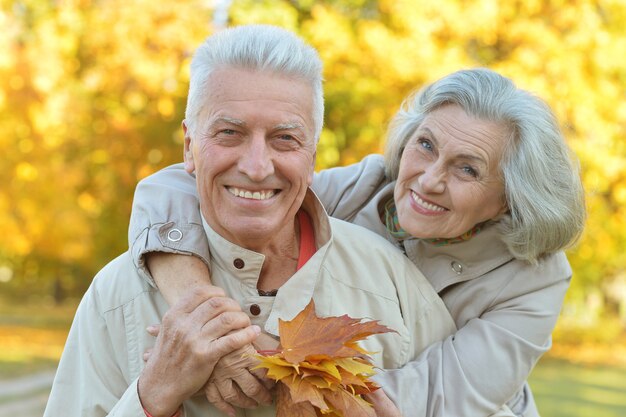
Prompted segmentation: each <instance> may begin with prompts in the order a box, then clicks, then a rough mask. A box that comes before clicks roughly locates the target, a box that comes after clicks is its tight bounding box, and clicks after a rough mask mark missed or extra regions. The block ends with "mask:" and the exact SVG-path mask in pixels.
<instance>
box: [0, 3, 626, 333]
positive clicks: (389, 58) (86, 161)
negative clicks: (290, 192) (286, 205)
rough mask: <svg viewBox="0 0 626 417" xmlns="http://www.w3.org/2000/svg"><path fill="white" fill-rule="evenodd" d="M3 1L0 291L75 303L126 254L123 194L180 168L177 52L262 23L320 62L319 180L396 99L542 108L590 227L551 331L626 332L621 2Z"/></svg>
mask: <svg viewBox="0 0 626 417" xmlns="http://www.w3.org/2000/svg"><path fill="white" fill-rule="evenodd" d="M228 3H229V2H228V1H224V0H213V1H211V0H188V1H150V0H107V1H95V0H93V1H92V0H57V1H46V0H23V1H9V0H0V149H1V150H2V157H1V158H0V175H1V178H2V185H1V186H0V187H1V188H0V230H2V231H3V234H4V236H5V237H4V238H3V239H1V240H0V293H2V294H4V295H6V296H13V297H26V296H27V295H28V296H46V297H55V298H56V299H57V300H61V299H63V298H64V297H67V296H73V297H77V296H80V294H82V292H83V291H84V290H85V289H86V287H87V286H88V285H89V282H90V280H91V277H92V276H93V275H94V273H95V272H96V271H97V270H98V269H99V268H101V267H102V266H103V265H104V264H105V263H106V262H107V261H108V260H110V259H112V258H113V257H114V256H116V255H117V254H119V253H120V252H122V251H124V250H125V249H126V248H127V241H126V236H127V232H126V230H127V226H128V217H129V212H130V206H131V201H132V193H133V190H134V187H135V184H136V183H137V181H138V180H139V179H141V178H143V177H145V176H146V175H148V174H150V173H152V172H154V171H155V170H158V169H159V168H162V167H164V166H166V165H168V164H170V163H174V162H178V161H180V160H181V158H182V132H181V129H180V122H181V120H182V117H183V112H184V105H185V98H186V89H187V83H188V64H189V59H190V56H191V54H192V53H193V51H194V49H195V48H196V47H197V46H198V45H199V44H200V43H201V41H202V40H203V39H204V38H205V37H206V36H208V35H209V34H211V33H212V32H213V31H214V30H216V27H217V25H218V23H219V19H220V16H222V15H223V13H222V14H220V13H219V12H220V11H222V12H225V13H227V14H226V16H228V23H229V24H232V25H237V24H243V23H272V24H276V25H279V26H283V27H286V28H288V29H292V30H294V31H296V32H298V33H299V34H301V35H302V36H303V37H304V38H305V39H307V40H308V41H309V42H310V43H311V44H312V45H314V46H315V47H316V48H317V49H318V50H319V51H320V54H321V56H322V59H323V60H324V63H325V73H324V76H325V79H326V83H325V92H326V108H327V111H326V120H325V123H326V126H325V129H324V131H323V134H322V139H321V143H320V147H319V150H318V168H320V169H321V168H324V167H329V166H333V165H339V164H348V163H352V162H355V161H357V160H359V159H360V158H361V157H363V156H364V155H366V154H368V153H371V152H381V150H382V144H383V142H384V132H385V128H386V124H387V122H388V120H389V118H390V117H391V115H393V113H394V112H395V111H396V110H397V108H398V106H399V104H400V102H401V100H402V98H403V97H405V96H406V95H407V94H408V93H409V92H410V91H412V90H414V89H416V88H418V87H420V86H421V85H423V84H424V83H426V82H430V81H433V80H435V79H437V78H439V77H441V76H443V75H445V74H448V73H450V72H452V71H455V70H457V69H460V68H467V67H476V66H486V67H489V68H492V69H494V70H496V71H499V72H501V73H502V74H504V75H507V76H509V77H511V78H513V79H514V80H515V81H516V82H517V84H518V85H519V86H521V87H523V88H526V89H529V90H531V91H533V92H535V93H537V94H538V95H540V96H541V97H543V98H544V99H546V100H547V101H548V102H549V103H550V104H551V105H552V106H553V108H554V109H555V111H556V113H557V116H558V118H559V120H560V122H561V124H562V127H563V129H564V131H565V133H566V136H567V138H568V141H569V143H570V144H571V146H572V147H573V149H574V150H575V152H576V153H577V155H578V157H579V159H580V162H581V166H582V175H583V181H584V183H585V187H586V191H587V204H588V209H589V220H588V224H587V228H586V232H585V234H584V237H583V239H582V241H581V243H580V244H579V245H578V246H577V247H576V248H574V249H573V250H572V251H570V253H569V258H570V260H571V263H572V265H573V268H574V270H575V276H574V279H573V281H572V287H571V290H570V292H569V295H568V299H567V303H566V306H565V309H564V320H566V321H567V320H568V319H569V320H571V321H572V322H576V323H577V325H589V326H592V325H593V324H595V323H597V321H598V320H600V319H601V318H603V317H607V316H610V317H612V318H613V319H615V320H616V322H617V323H620V324H619V325H617V326H614V327H611V329H613V328H615V330H611V332H620V331H623V329H624V326H625V325H626V273H625V272H624V271H625V270H626V255H625V249H626V160H625V158H626V141H625V140H624V138H625V136H626V135H625V134H626V59H624V57H625V56H626V29H625V28H626V3H625V2H624V1H623V0H568V1H566V0H526V1H520V0H517V1H516V0H511V1H497V0H476V1H460V0H458V1H455V0H441V1H437V2H433V1H427V0H413V1H406V0H405V1H403V0H379V1H374V0H327V1H312V0H292V1H286V0H282V1H281V0H234V1H232V2H231V3H230V4H228Z"/></svg>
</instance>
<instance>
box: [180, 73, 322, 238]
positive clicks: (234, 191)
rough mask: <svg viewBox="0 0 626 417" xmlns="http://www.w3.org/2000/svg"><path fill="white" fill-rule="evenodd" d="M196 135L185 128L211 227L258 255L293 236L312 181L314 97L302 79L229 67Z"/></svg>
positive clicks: (212, 85) (211, 85)
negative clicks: (272, 243) (261, 249)
mask: <svg viewBox="0 0 626 417" xmlns="http://www.w3.org/2000/svg"><path fill="white" fill-rule="evenodd" d="M207 90H208V91H209V92H210V94H209V95H208V97H207V99H206V102H205V105H204V106H203V109H202V111H201V113H200V115H199V117H198V120H197V121H196V123H197V125H196V129H195V131H194V132H191V131H189V129H187V128H186V126H185V124H183V126H184V128H185V168H186V169H187V171H189V172H193V171H195V172H196V178H197V183H198V193H199V196H200V208H201V210H202V214H203V215H204V218H205V219H206V221H207V222H208V223H209V225H210V226H211V228H212V229H213V230H215V231H216V232H217V233H219V234H220V235H221V236H223V237H224V238H226V239H227V240H229V241H231V242H233V243H235V244H238V245H239V246H243V247H247V248H250V249H255V248H256V247H259V245H260V244H267V243H268V242H270V241H271V240H272V239H281V237H283V236H290V235H292V236H293V234H294V232H293V227H294V218H295V215H296V212H297V211H298V210H299V209H300V206H301V204H302V200H303V199H304V195H305V193H306V190H307V187H308V186H309V185H310V184H311V181H312V179H313V168H314V165H315V140H314V133H313V132H314V127H313V118H312V114H313V91H312V89H311V87H310V86H309V85H308V84H306V83H304V82H302V81H299V80H294V79H291V78H285V77H284V76H280V75H275V74H272V73H267V72H255V71H248V70H242V69H233V68H225V69H219V70H216V71H214V72H213V73H212V74H211V75H210V77H209V80H208V87H207Z"/></svg>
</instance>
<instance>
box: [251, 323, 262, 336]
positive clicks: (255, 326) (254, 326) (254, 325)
mask: <svg viewBox="0 0 626 417" xmlns="http://www.w3.org/2000/svg"><path fill="white" fill-rule="evenodd" d="M252 330H254V333H256V334H257V335H259V334H261V328H260V327H259V326H257V325H256V324H253V325H252Z"/></svg>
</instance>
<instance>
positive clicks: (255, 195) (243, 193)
mask: <svg viewBox="0 0 626 417" xmlns="http://www.w3.org/2000/svg"><path fill="white" fill-rule="evenodd" d="M227 190H228V192H230V193H231V194H232V195H236V196H237V197H242V198H248V199H252V200H267V199H268V198H272V197H273V196H274V194H275V192H274V190H267V191H254V192H253V191H248V190H241V189H239V188H235V187H228V188H227Z"/></svg>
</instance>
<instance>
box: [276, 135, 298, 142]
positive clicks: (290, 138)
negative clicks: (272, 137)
mask: <svg viewBox="0 0 626 417" xmlns="http://www.w3.org/2000/svg"><path fill="white" fill-rule="evenodd" d="M278 139H281V140H285V141H291V140H296V138H294V137H293V136H291V135H287V134H284V135H279V136H278Z"/></svg>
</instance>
